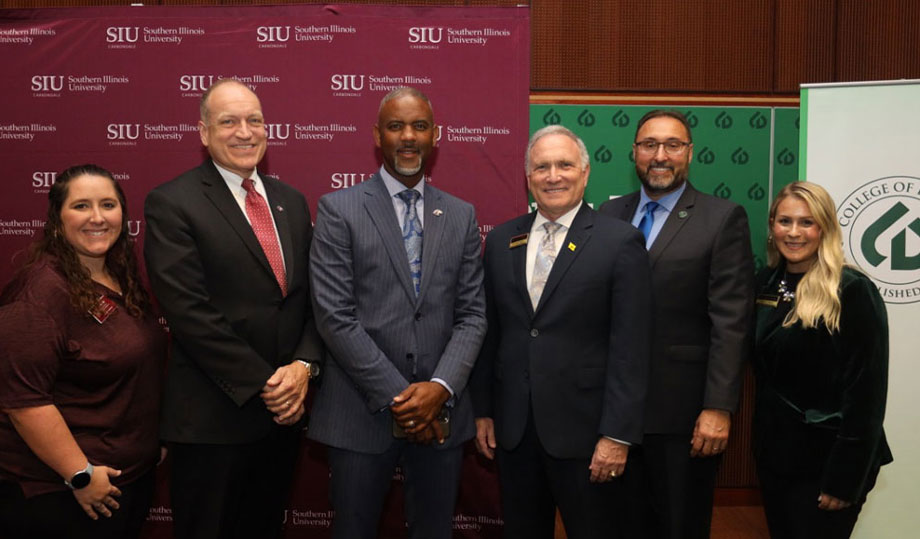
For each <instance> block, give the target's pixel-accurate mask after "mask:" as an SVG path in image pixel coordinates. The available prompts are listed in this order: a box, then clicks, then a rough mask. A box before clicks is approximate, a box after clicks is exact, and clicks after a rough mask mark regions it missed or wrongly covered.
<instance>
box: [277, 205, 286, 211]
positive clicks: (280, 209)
mask: <svg viewBox="0 0 920 539" xmlns="http://www.w3.org/2000/svg"><path fill="white" fill-rule="evenodd" d="M275 209H276V210H278V211H284V208H282V207H281V206H275Z"/></svg>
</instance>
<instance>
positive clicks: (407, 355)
mask: <svg viewBox="0 0 920 539" xmlns="http://www.w3.org/2000/svg"><path fill="white" fill-rule="evenodd" d="M406 359H415V356H414V355H412V352H409V353H408V354H406Z"/></svg>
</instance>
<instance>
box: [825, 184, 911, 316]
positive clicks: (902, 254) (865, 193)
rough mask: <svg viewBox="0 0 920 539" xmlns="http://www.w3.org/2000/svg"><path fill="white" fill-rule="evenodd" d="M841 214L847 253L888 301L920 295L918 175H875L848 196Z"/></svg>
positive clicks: (839, 214)
mask: <svg viewBox="0 0 920 539" xmlns="http://www.w3.org/2000/svg"><path fill="white" fill-rule="evenodd" d="M837 219H838V221H839V222H840V227H841V228H842V229H843V242H844V250H845V251H846V253H847V255H848V258H849V259H850V261H852V262H854V263H855V264H856V265H857V266H859V267H860V269H862V270H863V271H864V272H865V273H866V274H867V275H869V276H870V277H872V280H873V281H875V284H876V285H877V286H878V289H879V292H880V293H881V295H882V298H883V299H884V300H885V302H886V303H897V304H903V303H916V302H918V301H920V178H914V177H911V176H887V177H884V178H878V179H876V180H872V181H870V182H868V183H866V184H864V185H862V186H860V187H858V188H856V189H854V190H853V191H852V192H851V193H850V194H849V195H848V196H847V197H846V199H845V200H844V201H843V202H842V203H841V204H840V206H839V207H838V208H837Z"/></svg>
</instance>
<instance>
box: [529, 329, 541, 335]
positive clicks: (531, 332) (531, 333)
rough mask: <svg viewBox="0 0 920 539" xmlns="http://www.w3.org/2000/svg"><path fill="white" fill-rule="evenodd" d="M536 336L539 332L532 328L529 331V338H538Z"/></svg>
mask: <svg viewBox="0 0 920 539" xmlns="http://www.w3.org/2000/svg"><path fill="white" fill-rule="evenodd" d="M538 335H540V330H538V329H537V328H533V329H531V330H530V336H531V337H536V336H538Z"/></svg>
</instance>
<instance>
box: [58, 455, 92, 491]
mask: <svg viewBox="0 0 920 539" xmlns="http://www.w3.org/2000/svg"><path fill="white" fill-rule="evenodd" d="M92 477H93V465H92V464H90V463H88V462H87V463H86V468H83V469H82V470H80V471H79V472H77V473H75V474H73V475H72V476H71V477H70V481H66V480H65V481H64V484H65V485H67V486H68V487H70V490H80V489H81V488H83V487H85V486H86V485H88V484H89V480H90V479H91V478H92Z"/></svg>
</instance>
